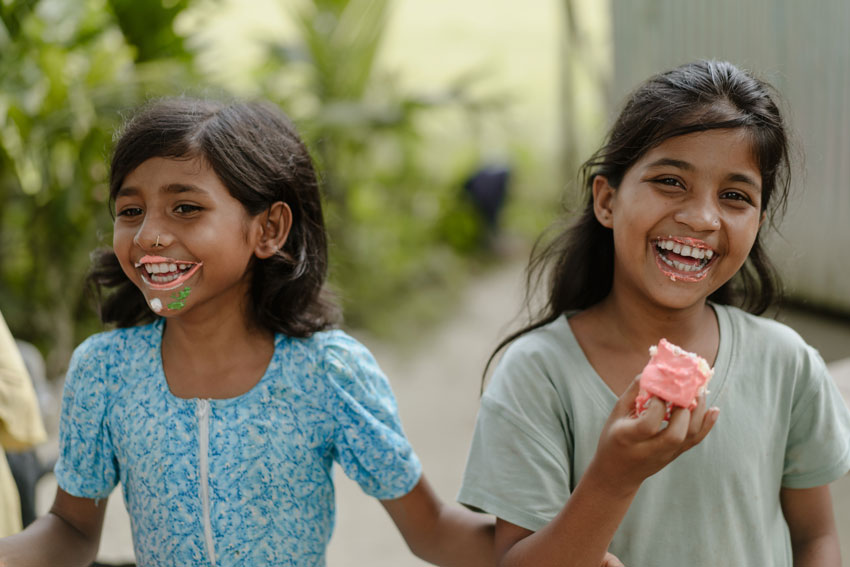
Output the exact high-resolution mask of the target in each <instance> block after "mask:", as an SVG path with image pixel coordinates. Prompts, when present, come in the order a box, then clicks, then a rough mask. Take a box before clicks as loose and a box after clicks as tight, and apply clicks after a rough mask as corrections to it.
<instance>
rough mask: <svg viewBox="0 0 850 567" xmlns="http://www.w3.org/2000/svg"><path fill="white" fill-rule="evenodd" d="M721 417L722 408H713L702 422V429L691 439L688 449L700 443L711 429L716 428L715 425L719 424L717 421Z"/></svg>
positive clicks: (706, 413)
mask: <svg viewBox="0 0 850 567" xmlns="http://www.w3.org/2000/svg"><path fill="white" fill-rule="evenodd" d="M719 417H720V408H718V407H713V408H711V409H709V410H708V411H706V412H705V417H704V418H703V420H702V427H701V428H700V430H699V432H698V433H697V434H696V435H695V436H693V437H692V438H691V439H690V442H689V446H688V449H690V448H691V447H693V446H694V445H696V444H698V443H700V442H701V441H702V440H703V439H705V436H706V435H708V433H709V431H711V428H712V427H714V424H715V423H717V419H718V418H719Z"/></svg>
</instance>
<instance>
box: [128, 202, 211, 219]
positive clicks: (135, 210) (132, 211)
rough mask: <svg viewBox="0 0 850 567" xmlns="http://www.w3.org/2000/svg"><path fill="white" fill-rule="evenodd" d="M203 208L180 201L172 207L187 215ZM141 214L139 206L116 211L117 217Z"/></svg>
mask: <svg viewBox="0 0 850 567" xmlns="http://www.w3.org/2000/svg"><path fill="white" fill-rule="evenodd" d="M201 210H203V207H199V206H198V205H189V204H186V203H182V204H180V205H177V206H176V207H174V212H175V213H177V214H182V215H189V214H192V213H195V212H198V211H201ZM141 214H142V209H141V208H140V207H127V208H126V209H122V210H120V211H118V213H117V216H119V217H137V216H139V215H141Z"/></svg>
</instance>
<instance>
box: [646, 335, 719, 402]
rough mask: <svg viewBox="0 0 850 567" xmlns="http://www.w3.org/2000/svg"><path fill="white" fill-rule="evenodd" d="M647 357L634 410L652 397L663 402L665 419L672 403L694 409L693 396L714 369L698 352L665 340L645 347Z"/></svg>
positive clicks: (698, 391) (706, 381) (703, 390)
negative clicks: (665, 412) (665, 408)
mask: <svg viewBox="0 0 850 567" xmlns="http://www.w3.org/2000/svg"><path fill="white" fill-rule="evenodd" d="M649 354H650V359H649V362H648V363H647V365H646V366H645V367H644V369H643V372H641V375H640V394H638V397H637V399H636V400H635V411H636V413H637V414H638V415H640V414H641V413H642V412H643V411H644V410H645V409H646V406H647V404H648V403H649V400H650V399H651V398H652V396H656V397H658V398H660V399H661V400H662V401H664V402H666V403H667V418H669V417H670V413H671V412H672V409H673V406H678V407H683V408H687V409H689V410H692V409H694V408H695V407H696V406H697V398H698V397H699V395H700V394H702V393H703V392H705V391H706V389H705V387H706V385H707V384H708V381H709V380H711V376H712V375H713V374H714V370H713V369H712V368H711V367H710V366H709V365H708V362H706V360H705V359H704V358H702V357H701V356H699V355H698V354H695V353H693V352H688V351H686V350H684V349H683V348H681V347H678V346H676V345H674V344H673V343H671V342H669V341H668V340H667V339H661V340H660V341H659V342H658V346H651V347H649Z"/></svg>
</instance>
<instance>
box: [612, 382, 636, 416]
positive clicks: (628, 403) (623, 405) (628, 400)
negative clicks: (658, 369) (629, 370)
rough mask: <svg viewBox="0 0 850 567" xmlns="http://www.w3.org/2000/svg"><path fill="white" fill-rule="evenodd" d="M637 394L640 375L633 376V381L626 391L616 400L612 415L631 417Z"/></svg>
mask: <svg viewBox="0 0 850 567" xmlns="http://www.w3.org/2000/svg"><path fill="white" fill-rule="evenodd" d="M638 393H640V374H638V375H637V376H635V379H634V380H632V383H631V384H629V387H628V388H626V391H625V392H623V394H622V395H621V396H620V399H618V400H617V404H616V405H615V406H614V413H616V414H618V415H622V416H628V415H631V413H632V411H633V410H634V408H635V400H636V399H637V397H638Z"/></svg>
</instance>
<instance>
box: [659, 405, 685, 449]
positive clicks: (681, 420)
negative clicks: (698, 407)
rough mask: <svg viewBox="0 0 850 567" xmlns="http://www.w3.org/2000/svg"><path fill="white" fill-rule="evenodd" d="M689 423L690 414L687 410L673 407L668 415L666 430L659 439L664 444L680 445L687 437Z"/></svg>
mask: <svg viewBox="0 0 850 567" xmlns="http://www.w3.org/2000/svg"><path fill="white" fill-rule="evenodd" d="M690 422H691V412H690V410H689V409H688V408H683V407H675V408H673V413H672V414H671V415H670V420H669V421H668V423H667V428H666V429H665V430H664V431H663V432H662V435H661V437H663V438H664V441H665V442H669V443H673V444H675V445H681V444H682V443H683V442H684V441H685V439H687V437H688V427H689V426H690Z"/></svg>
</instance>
